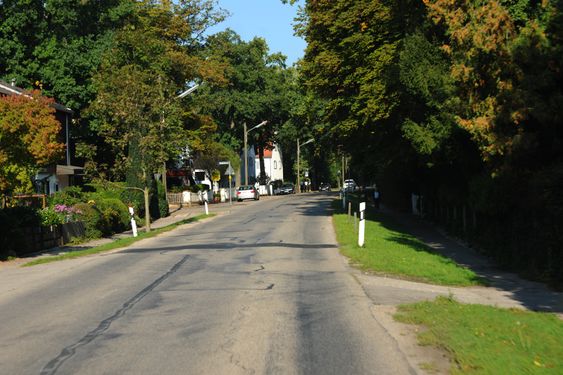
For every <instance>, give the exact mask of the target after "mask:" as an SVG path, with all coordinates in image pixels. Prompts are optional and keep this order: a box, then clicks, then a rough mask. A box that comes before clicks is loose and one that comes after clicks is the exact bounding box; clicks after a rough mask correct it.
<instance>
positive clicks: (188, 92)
mask: <svg viewBox="0 0 563 375" xmlns="http://www.w3.org/2000/svg"><path fill="white" fill-rule="evenodd" d="M198 87H199V83H196V84H195V85H193V86H192V87H190V88H189V89H187V90H185V91H183V92H182V93H181V94H179V95H177V96H176V99H182V98H185V97H186V96H188V95H190V94H191V93H192V92H194V91H195V90H197V89H198ZM162 123H163V125H164V113H163V115H162ZM161 175H162V188H163V189H164V197H165V198H166V201H167V202H168V196H167V193H168V186H167V183H166V161H164V162H163V163H162V173H161ZM155 177H156V176H155ZM158 179H159V178H157V180H158Z"/></svg>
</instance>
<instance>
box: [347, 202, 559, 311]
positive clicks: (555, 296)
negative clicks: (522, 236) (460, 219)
mask: <svg viewBox="0 0 563 375" xmlns="http://www.w3.org/2000/svg"><path fill="white" fill-rule="evenodd" d="M381 211H382V212H383V213H385V214H387V215H389V216H390V217H391V218H392V219H393V220H394V221H395V222H397V223H398V224H399V225H400V227H401V230H404V231H406V232H408V233H410V234H412V235H414V236H415V237H417V238H418V239H420V240H421V241H423V242H424V243H426V244H427V245H428V246H430V247H431V248H432V249H434V250H435V251H436V252H438V253H440V254H442V255H444V256H446V257H448V258H451V259H453V260H454V261H455V262H457V263H458V264H460V265H463V266H465V267H467V268H469V269H471V270H473V271H474V272H475V273H476V274H478V275H479V276H481V277H483V278H484V279H486V280H487V281H488V282H489V286H486V287H483V286H477V287H447V286H437V285H430V284H423V283H416V282H411V281H405V280H398V279H393V278H386V277H379V276H372V275H366V274H364V273H359V274H357V277H358V279H359V281H360V282H361V283H362V285H363V286H364V289H365V291H366V293H367V294H368V295H370V297H371V298H372V299H373V300H374V301H376V302H377V303H378V304H382V305H397V304H401V303H410V302H417V301H420V300H428V299H434V298H435V297H437V296H439V295H443V296H448V295H453V296H454V298H456V299H457V300H458V301H460V302H465V303H477V304H485V305H493V306H498V307H506V308H522V309H527V310H532V311H543V312H552V313H556V314H558V315H559V316H560V317H562V318H563V293H562V292H556V291H554V290H551V289H549V288H548V287H547V286H546V285H545V284H542V283H539V282H534V281H529V280H525V279H523V278H521V277H519V276H518V275H516V274H514V273H511V272H506V271H501V270H499V269H498V268H496V267H495V266H494V264H492V263H491V262H490V261H489V260H488V259H487V258H486V257H484V256H483V255H481V254H478V253H477V252H475V250H473V249H471V248H470V247H467V246H466V245H464V244H462V243H460V242H459V241H456V240H454V239H452V238H450V237H448V236H447V235H446V234H444V233H443V232H442V231H441V230H440V229H439V228H437V227H435V226H434V225H433V224H431V223H429V222H427V221H424V220H423V219H422V218H420V217H417V216H414V215H411V214H402V213H398V212H395V211H392V210H389V209H385V208H382V210H381Z"/></svg>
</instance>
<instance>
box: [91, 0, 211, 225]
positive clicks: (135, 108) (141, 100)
mask: <svg viewBox="0 0 563 375" xmlns="http://www.w3.org/2000/svg"><path fill="white" fill-rule="evenodd" d="M208 3H209V2H208V1H182V2H179V3H171V2H168V1H162V2H154V1H148V0H147V1H140V2H137V3H136V8H135V13H134V15H133V16H132V17H131V18H130V19H129V21H128V22H127V25H126V27H125V28H124V29H123V30H121V31H119V32H117V33H116V35H115V38H114V42H113V44H112V47H111V48H110V49H109V50H108V51H107V53H105V54H104V56H103V58H102V65H101V67H100V69H99V71H98V73H97V74H96V75H95V76H94V83H95V87H96V89H97V97H96V100H95V101H94V102H93V103H92V105H91V107H90V109H89V114H90V115H91V116H92V118H94V119H95V121H94V122H93V125H94V127H95V129H96V130H97V132H98V134H99V135H100V136H101V137H103V139H104V140H105V142H106V143H107V144H108V145H110V146H111V147H112V148H113V152H114V153H115V155H116V158H115V159H116V161H117V163H116V170H115V173H116V175H122V176H123V175H126V176H127V182H128V184H129V186H132V187H137V188H141V189H143V190H144V192H145V203H146V201H147V195H148V193H147V192H148V189H149V186H150V185H151V180H152V178H153V177H152V176H153V173H155V172H157V171H158V170H159V169H160V168H161V167H162V165H163V164H164V163H165V162H166V161H167V160H168V159H169V158H171V157H175V156H177V155H179V154H180V153H181V151H182V150H183V149H184V148H185V147H186V145H187V142H186V139H187V133H186V129H185V126H184V123H183V121H182V120H183V118H184V117H185V113H184V111H183V109H182V108H181V104H182V103H181V101H180V100H178V98H177V93H178V91H179V90H181V89H182V88H184V87H185V84H186V82H188V81H191V80H192V79H193V78H194V77H195V76H196V75H198V73H199V72H198V67H199V69H200V70H204V68H207V70H209V66H205V63H204V61H202V60H201V59H199V58H198V57H196V56H194V55H193V54H190V48H192V47H191V43H193V42H194V37H193V35H192V33H194V32H199V31H201V30H200V27H201V24H200V22H202V18H200V17H199V16H198V13H197V12H198V11H199V10H200V8H199V7H198V6H197V5H198V4H199V5H202V6H205V5H206V4H208ZM217 17H219V16H217ZM203 19H204V20H206V22H208V24H209V23H210V22H212V21H213V20H217V19H219V18H213V15H204V17H203ZM207 75H208V76H210V77H213V75H212V74H210V73H208V74H207ZM157 212H158V211H157ZM145 217H146V218H147V223H148V222H149V221H150V217H149V214H148V212H145Z"/></svg>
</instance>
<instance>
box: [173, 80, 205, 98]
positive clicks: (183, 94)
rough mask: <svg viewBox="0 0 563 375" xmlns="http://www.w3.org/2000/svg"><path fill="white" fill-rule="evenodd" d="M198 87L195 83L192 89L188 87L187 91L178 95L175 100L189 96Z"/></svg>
mask: <svg viewBox="0 0 563 375" xmlns="http://www.w3.org/2000/svg"><path fill="white" fill-rule="evenodd" d="M198 87H199V83H196V84H195V85H193V86H192V87H190V88H189V89H187V90H186V91H184V92H183V93H181V94H180V95H178V96H177V97H176V99H182V98H184V97H186V96H188V95H190V94H191V93H192V92H194V91H195V90H197V88H198Z"/></svg>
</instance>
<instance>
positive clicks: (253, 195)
mask: <svg viewBox="0 0 563 375" xmlns="http://www.w3.org/2000/svg"><path fill="white" fill-rule="evenodd" d="M245 199H254V200H255V201H257V200H259V199H260V193H259V192H258V190H257V189H256V188H255V187H254V186H252V185H242V186H239V187H238V189H237V200H238V201H239V202H242V201H243V200H245Z"/></svg>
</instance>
